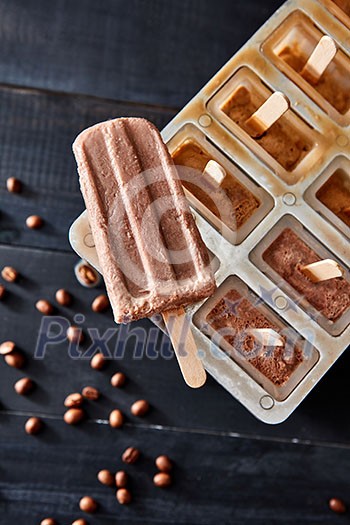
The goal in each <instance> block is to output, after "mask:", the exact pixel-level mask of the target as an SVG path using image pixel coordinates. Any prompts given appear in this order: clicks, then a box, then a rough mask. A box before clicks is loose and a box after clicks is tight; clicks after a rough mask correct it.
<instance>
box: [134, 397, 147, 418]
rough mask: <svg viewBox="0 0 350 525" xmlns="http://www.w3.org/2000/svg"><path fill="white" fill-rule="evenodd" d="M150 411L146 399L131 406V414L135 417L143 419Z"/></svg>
mask: <svg viewBox="0 0 350 525" xmlns="http://www.w3.org/2000/svg"><path fill="white" fill-rule="evenodd" d="M148 411H149V403H148V401H146V400H145V399H139V400H138V401H135V403H133V404H132V405H131V413H132V415H133V416H137V417H142V416H145V415H146V414H147V412H148Z"/></svg>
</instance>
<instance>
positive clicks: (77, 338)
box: [67, 325, 84, 343]
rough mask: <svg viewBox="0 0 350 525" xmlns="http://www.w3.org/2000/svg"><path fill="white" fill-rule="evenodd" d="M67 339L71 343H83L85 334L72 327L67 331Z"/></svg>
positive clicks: (79, 329)
mask: <svg viewBox="0 0 350 525" xmlns="http://www.w3.org/2000/svg"><path fill="white" fill-rule="evenodd" d="M67 339H68V341H70V342H71V343H82V342H83V341H84V334H83V331H82V329H81V328H79V327H78V326H73V325H72V326H70V327H69V328H68V330H67Z"/></svg>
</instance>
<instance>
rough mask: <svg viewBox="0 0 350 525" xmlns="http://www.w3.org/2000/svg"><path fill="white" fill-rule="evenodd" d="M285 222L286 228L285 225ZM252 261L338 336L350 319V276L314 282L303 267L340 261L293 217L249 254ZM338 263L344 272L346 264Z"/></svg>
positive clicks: (287, 219)
mask: <svg viewBox="0 0 350 525" xmlns="http://www.w3.org/2000/svg"><path fill="white" fill-rule="evenodd" d="M284 225H285V227H283V226H284ZM250 258H251V260H252V261H253V263H254V264H256V265H257V266H258V267H260V269H262V270H263V271H264V273H267V274H268V276H269V277H270V278H271V279H272V280H273V281H274V282H275V283H276V284H277V285H278V286H279V287H280V288H282V289H283V290H285V291H286V292H287V293H289V294H290V295H291V296H292V298H293V300H294V301H295V302H296V303H297V304H299V306H301V307H303V308H304V309H305V310H306V311H307V312H308V314H309V315H311V317H313V318H314V319H315V320H316V322H317V323H319V324H320V325H321V326H323V327H324V328H325V329H326V330H328V331H329V332H330V333H332V335H339V333H341V332H342V331H343V330H344V329H345V328H346V326H347V325H348V324H349V322H350V319H349V316H350V279H349V276H348V275H346V277H337V278H331V279H327V280H323V281H320V282H313V281H312V280H311V279H310V278H309V277H307V276H306V274H305V272H304V271H303V268H304V267H305V266H307V265H309V264H311V263H315V262H317V261H321V260H325V259H331V260H334V261H336V262H338V263H339V261H338V260H337V259H336V258H335V257H334V256H333V254H331V253H329V252H328V251H327V250H326V249H325V248H324V247H322V245H320V244H319V243H318V242H317V241H316V239H314V238H313V237H312V236H311V235H310V234H309V233H308V232H307V231H306V230H304V229H303V227H302V225H301V224H300V223H299V222H298V221H297V220H296V219H294V218H292V217H290V216H285V217H284V218H283V219H281V221H280V223H279V224H278V225H277V226H275V227H274V229H272V230H271V231H270V232H269V233H268V235H267V236H266V237H265V238H264V239H263V240H262V241H261V243H260V244H259V245H258V246H257V247H256V248H255V249H254V250H253V252H252V253H251V255H250ZM339 266H340V267H341V268H342V270H343V271H344V274H346V272H345V267H344V264H342V263H339Z"/></svg>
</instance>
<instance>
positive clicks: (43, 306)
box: [35, 299, 53, 315]
mask: <svg viewBox="0 0 350 525" xmlns="http://www.w3.org/2000/svg"><path fill="white" fill-rule="evenodd" d="M35 307H36V309H37V310H38V311H39V312H40V313H41V314H43V315H52V313H53V306H52V304H51V303H49V301H47V300H46V299H40V300H39V301H37V302H36V304H35Z"/></svg>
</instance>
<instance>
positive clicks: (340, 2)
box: [333, 0, 350, 16]
mask: <svg viewBox="0 0 350 525" xmlns="http://www.w3.org/2000/svg"><path fill="white" fill-rule="evenodd" d="M333 2H334V3H335V4H337V6H338V7H340V9H342V10H343V11H344V13H346V14H347V15H348V16H350V0H333Z"/></svg>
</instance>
